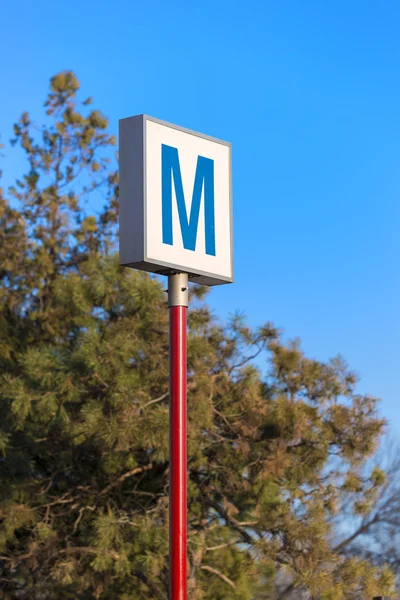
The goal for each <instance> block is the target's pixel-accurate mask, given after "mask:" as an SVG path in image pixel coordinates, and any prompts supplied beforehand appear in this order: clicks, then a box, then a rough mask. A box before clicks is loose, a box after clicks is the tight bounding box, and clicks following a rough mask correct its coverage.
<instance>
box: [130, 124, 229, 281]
mask: <svg viewBox="0 0 400 600" xmlns="http://www.w3.org/2000/svg"><path fill="white" fill-rule="evenodd" d="M149 121H150V122H153V123H156V124H158V125H162V126H164V127H168V128H171V129H175V130H177V131H180V132H182V133H185V134H189V135H193V136H195V137H198V138H202V139H204V140H207V141H210V142H213V143H216V144H220V145H223V146H226V147H227V148H228V150H229V219H230V222H229V228H230V239H229V243H230V273H231V276H230V277H227V276H224V275H219V274H214V273H210V272H207V271H203V270H200V269H197V268H193V269H192V268H191V269H190V270H188V268H187V267H185V266H183V265H179V264H174V263H171V262H166V261H163V260H159V259H153V258H149V257H148V256H147V254H146V251H147V238H146V236H147V193H146V192H147V190H146V178H147V156H146V125H147V122H149ZM119 161H120V164H119V173H120V181H119V200H120V215H119V231H120V236H119V246H120V264H121V265H122V266H125V267H130V268H133V269H139V270H142V271H148V272H152V273H156V274H157V275H169V274H172V273H187V274H188V276H189V281H191V282H194V283H198V284H201V285H208V286H214V285H221V284H225V283H233V281H234V271H233V258H234V257H233V201H232V144H231V143H230V142H226V141H224V140H221V139H218V138H215V137H211V136H209V135H205V134H203V133H199V132H197V131H193V130H191V129H186V128H185V127H181V126H179V125H174V124H173V123H168V122H167V121H162V120H160V119H156V118H154V117H150V116H149V115H146V114H141V115H137V116H134V117H127V118H125V119H120V121H119ZM132 224H134V226H133V227H132Z"/></svg>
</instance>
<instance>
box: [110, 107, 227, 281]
mask: <svg viewBox="0 0 400 600" xmlns="http://www.w3.org/2000/svg"><path fill="white" fill-rule="evenodd" d="M119 160H120V182H119V186H120V187H119V189H120V263H121V264H122V265H126V266H130V267H133V268H137V269H143V270H146V271H152V272H154V273H164V274H167V273H170V272H184V273H188V274H189V277H190V280H191V281H195V282H197V283H202V284H206V285H217V284H221V283H230V282H232V281H233V256H232V189H231V145H230V144H229V143H227V142H223V141H221V140H217V139H214V138H210V137H208V136H204V135H202V134H199V133H196V132H193V131H189V130H186V129H183V128H181V127H177V126H175V125H171V124H169V123H164V122H162V121H158V120H157V119H153V118H151V117H147V116H145V115H139V116H137V117H131V118H129V119H122V120H121V121H120V152H119Z"/></svg>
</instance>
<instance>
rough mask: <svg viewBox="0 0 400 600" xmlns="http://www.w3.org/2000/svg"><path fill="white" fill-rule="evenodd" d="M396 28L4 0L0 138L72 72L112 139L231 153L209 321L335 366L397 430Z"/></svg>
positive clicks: (339, 11) (373, 9)
mask: <svg viewBox="0 0 400 600" xmlns="http://www.w3.org/2000/svg"><path fill="white" fill-rule="evenodd" d="M399 19H400V5H399V3H398V2H396V1H394V0H393V1H391V0H386V1H385V2H376V1H371V0H352V1H351V2H349V1H348V0H347V1H344V0H331V1H326V2H320V1H319V0H314V1H310V0H303V1H302V2H298V1H296V0H283V1H280V2H272V1H269V0H267V1H262V0H253V2H246V3H243V2H236V1H235V0H230V1H226V0H203V1H202V2H196V3H194V2H187V1H186V2H184V1H183V0H178V1H175V0H168V2H167V1H165V0H153V1H152V2H138V1H137V0H134V1H132V0H130V1H128V0H125V1H122V0H114V2H106V1H104V0H96V2H94V0H86V1H85V2H81V1H78V0H69V2H68V3H65V2H54V1H52V2H50V1H49V0H36V2H32V0H29V1H28V0H18V2H17V1H15V0H14V1H10V0H2V2H1V7H0V39H1V45H2V60H1V63H0V89H1V100H0V108H1V110H0V133H1V134H2V140H3V141H7V140H8V139H9V138H10V137H11V125H12V123H13V122H14V120H15V119H16V118H17V117H18V116H19V114H20V113H21V112H22V111H23V110H26V109H28V110H29V111H30V112H31V114H32V116H33V117H34V118H36V119H38V120H40V117H41V114H42V109H41V106H42V103H43V100H44V98H45V95H46V92H47V86H48V80H49V78H50V77H51V76H52V75H53V74H55V73H57V72H58V71H60V70H63V69H73V70H74V71H75V73H76V74H77V76H78V78H79V79H80V81H81V84H82V89H83V94H84V95H85V96H87V95H90V96H94V98H95V106H96V107H99V108H100V109H101V110H102V111H103V112H104V113H105V114H106V115H107V116H108V117H109V118H110V122H111V128H112V130H113V131H115V132H116V131H117V125H118V119H119V118H121V117H126V116H131V115H134V114H138V113H142V112H145V113H148V114H150V115H153V116H155V117H158V118H160V119H164V120H167V121H171V122H175V123H178V124H180V125H182V126H184V127H188V128H191V129H195V130H198V131H201V132H204V133H207V134H209V135H212V136H215V137H220V138H222V139H226V140H229V141H231V142H232V144H233V157H234V163H233V182H234V217H235V279H236V282H235V284H234V285H231V286H229V285H228V286H222V287H220V288H218V289H214V290H213V291H212V293H211V296H210V302H211V304H212V306H213V307H214V309H215V312H216V313H217V314H219V315H221V316H222V317H224V316H227V315H228V314H229V313H231V312H234V311H236V310H241V311H244V312H245V313H247V315H248V318H249V321H250V323H251V324H252V325H257V324H261V323H263V322H264V321H266V320H271V321H273V322H274V323H275V324H276V325H277V326H279V327H282V328H283V329H284V331H285V334H286V335H287V336H288V337H294V336H299V337H300V338H301V339H302V342H303V347H304V349H305V351H306V352H307V353H308V354H309V355H311V356H314V357H316V358H319V359H322V360H325V359H328V358H329V357H331V356H334V355H336V354H338V353H339V352H340V353H341V354H342V355H343V356H344V357H345V358H346V359H347V360H348V362H349V363H350V365H351V367H352V368H353V369H355V370H356V371H357V372H358V373H359V375H360V376H361V377H362V381H361V384H360V390H361V391H362V392H367V391H368V392H370V393H372V394H374V395H377V396H380V397H382V398H383V403H382V411H383V413H384V414H385V415H386V416H387V417H388V418H389V419H390V421H391V422H392V424H393V427H394V428H395V429H397V432H400V424H399V423H400V403H399V384H398V372H399V367H400V350H399V343H398V341H399V338H400V319H399V308H400V302H399V300H400V270H399V266H398V263H399V257H400V236H399V230H400V227H399V226H400V208H399V207H400V203H399V199H400V168H399V166H400V77H399V75H400V38H399V35H398V29H399V28H398V24H399ZM5 155H6V156H5V159H3V161H2V163H3V167H4V171H5V181H6V182H8V183H9V182H10V180H11V178H12V177H13V176H15V175H17V174H18V173H19V172H20V170H21V167H22V166H23V163H22V161H21V159H20V158H19V157H18V156H16V155H15V153H13V152H12V151H11V150H10V149H9V148H8V147H7V148H6V152H5Z"/></svg>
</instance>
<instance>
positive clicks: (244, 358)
mask: <svg viewBox="0 0 400 600" xmlns="http://www.w3.org/2000/svg"><path fill="white" fill-rule="evenodd" d="M45 108H46V117H45V119H44V122H45V125H44V126H43V128H42V129H41V130H38V128H37V126H36V125H35V124H34V123H32V122H31V120H30V117H29V115H28V113H24V114H23V115H22V117H21V118H20V120H19V121H18V123H17V124H16V125H15V128H14V131H15V138H14V140H13V143H14V144H15V145H16V146H17V147H19V148H21V149H22V150H23V151H24V152H25V154H26V158H27V162H28V170H27V173H26V174H25V175H23V176H22V177H21V179H20V180H18V181H17V182H16V183H15V186H14V187H12V188H11V189H10V190H9V192H8V193H7V194H4V193H3V192H1V193H0V281H1V287H0V289H1V292H0V293H1V314H0V334H1V335H0V372H1V378H0V416H1V419H0V451H1V460H0V477H1V481H2V486H1V489H0V581H1V589H2V597H3V598H5V599H9V600H11V599H13V600H14V599H17V598H18V599H28V598H29V599H32V600H35V599H37V600H39V599H42V600H46V599H54V598H57V599H59V600H67V599H68V600H69V599H71V600H72V599H76V598H81V599H85V600H90V599H100V598H101V599H104V600H111V599H112V600H117V599H118V600H128V599H129V600H140V599H145V598H146V599H148V598H159V599H164V600H166V599H167V597H168V590H167V580H168V576H167V568H168V468H169V465H168V314H167V312H168V311H167V306H166V300H165V294H164V292H163V288H162V285H161V283H160V282H159V281H158V280H157V279H156V278H154V277H151V276H149V275H147V274H143V273H140V272H135V271H131V270H128V269H121V268H120V267H119V266H118V257H117V255H116V244H115V236H116V218H117V210H118V177H117V169H116V168H115V167H113V160H114V158H113V146H114V144H115V140H114V138H113V137H112V136H110V135H109V133H108V131H107V127H108V123H107V119H106V118H105V117H104V116H103V115H102V113H101V112H99V111H97V110H93V109H91V99H90V98H88V99H87V100H85V101H84V102H81V103H80V102H79V83H78V81H77V79H76V77H75V76H74V74H73V73H71V72H62V73H59V74H58V75H56V76H55V77H53V78H52V79H51V83H50V92H49V95H48V98H47V100H46V103H45ZM90 198H92V199H93V200H92V201H93V202H95V203H96V204H98V202H99V199H100V198H104V199H105V207H104V209H102V210H100V211H98V213H97V214H96V213H93V211H89V210H88V206H90V205H89V199H90ZM204 294H205V290H204V289H203V288H194V289H193V290H192V291H191V310H190V315H189V346H188V373H189V380H188V407H189V408H188V418H189V448H188V451H189V465H188V468H189V557H190V565H189V590H190V598H191V600H239V599H240V600H253V599H256V598H257V599H262V598H270V599H272V598H275V597H276V581H277V577H278V576H279V575H280V574H281V573H282V572H283V573H284V574H285V577H286V579H287V583H288V585H287V589H289V588H290V589H292V588H293V587H295V589H296V590H298V597H300V594H301V593H302V592H305V593H306V594H307V597H309V598H319V599H321V600H330V599H333V598H335V600H340V599H346V600H351V599H357V598H361V597H362V598H369V597H372V596H373V595H378V594H390V593H391V592H392V590H393V585H394V578H393V575H392V573H391V572H390V571H389V570H388V569H387V568H386V567H384V566H379V567H373V566H372V565H371V564H370V563H369V562H368V561H367V560H362V559H359V560H358V559H355V558H352V557H346V556H345V555H342V554H341V553H340V551H339V550H335V549H334V547H333V544H332V539H333V538H332V535H333V531H332V527H331V521H332V517H333V516H334V515H335V514H336V513H337V510H338V507H340V506H342V504H343V502H346V500H349V501H351V503H352V506H354V510H355V511H357V512H359V513H360V514H363V513H367V512H368V510H369V507H370V505H371V503H373V502H374V499H375V498H376V494H377V493H378V492H379V490H380V488H381V486H382V484H383V482H384V477H385V476H384V473H383V472H382V471H381V470H380V469H378V468H375V469H374V470H373V471H372V472H370V473H369V474H368V475H367V476H365V470H363V466H364V463H365V460H366V459H367V458H368V457H369V456H371V454H373V452H374V450H375V448H376V445H377V443H378V440H379V437H380V435H381V434H382V431H383V428H384V421H383V420H382V419H381V418H380V417H379V415H378V413H377V401H376V399H375V398H372V397H370V396H362V395H359V394H357V393H356V383H357V382H356V378H355V376H354V374H352V373H351V371H350V370H349V369H348V367H347V365H346V364H345V363H344V361H343V360H341V359H335V360H333V361H331V362H329V363H322V362H319V361H317V360H313V359H309V358H307V357H306V356H305V355H304V353H303V352H302V350H301V347H300V344H299V343H298V342H297V341H295V342H292V343H289V344H287V343H285V342H284V341H283V339H282V336H281V335H280V332H278V331H277V330H276V329H275V328H274V327H273V326H272V325H271V324H269V323H267V324H265V325H263V326H261V327H260V328H259V329H258V330H256V331H252V330H250V329H249V328H248V327H247V326H246V324H245V322H243V319H241V318H240V317H235V318H232V320H231V321H230V322H228V323H227V324H224V325H221V324H220V323H219V322H218V320H217V319H216V318H215V317H214V316H213V315H212V313H211V311H210V310H209V308H208V307H207V304H206V303H205V301H204V299H203V296H204ZM256 354H259V355H260V356H264V359H265V361H266V364H267V365H268V374H267V376H266V377H265V378H263V377H262V376H261V375H260V372H259V371H258V370H257V369H256V368H255V366H254V364H253V362H252V359H253V358H254V356H255V355H256ZM286 593H287V592H283V595H282V598H283V597H284V595H285V594H286Z"/></svg>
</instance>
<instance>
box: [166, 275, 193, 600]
mask: <svg viewBox="0 0 400 600" xmlns="http://www.w3.org/2000/svg"><path fill="white" fill-rule="evenodd" d="M188 299H189V295H188V276H187V275H186V274H184V273H177V274H174V275H169V276H168V307H169V369H170V374H169V378H170V383H169V386H170V387H169V599H170V600H187V442H186V438H187V429H186V419H187V411H186V336H187V331H186V327H187V307H188V303H189V302H188Z"/></svg>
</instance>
